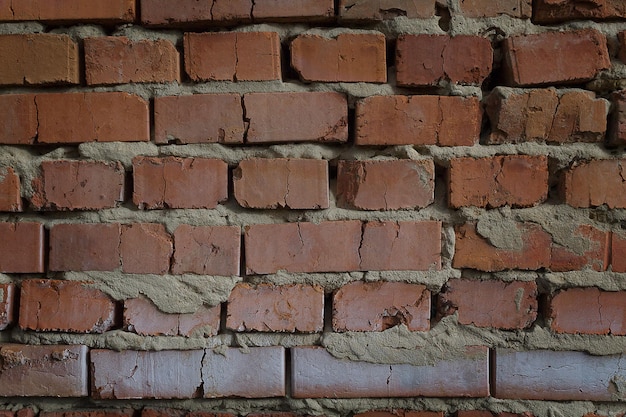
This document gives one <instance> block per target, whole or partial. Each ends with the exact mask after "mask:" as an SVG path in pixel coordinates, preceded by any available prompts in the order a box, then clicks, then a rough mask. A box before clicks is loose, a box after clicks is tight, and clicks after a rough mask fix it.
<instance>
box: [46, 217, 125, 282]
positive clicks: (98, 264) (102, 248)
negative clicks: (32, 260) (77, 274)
mask: <svg viewBox="0 0 626 417" xmlns="http://www.w3.org/2000/svg"><path fill="white" fill-rule="evenodd" d="M120 231H121V226H120V224H118V223H111V224H104V223H91V224H69V223H68V224H56V225H54V226H52V227H51V228H50V255H49V256H50V260H49V268H50V270H51V271H114V270H116V269H118V268H119V267H120V249H119V246H120Z"/></svg>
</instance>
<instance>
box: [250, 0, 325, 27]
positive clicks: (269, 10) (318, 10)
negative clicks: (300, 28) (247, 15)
mask: <svg viewBox="0 0 626 417" xmlns="http://www.w3.org/2000/svg"><path fill="white" fill-rule="evenodd" d="M251 14H252V17H253V18H254V20H260V21H278V22H282V21H286V22H311V21H327V20H330V19H332V18H333V17H334V15H335V5H334V3H333V0H297V1H294V0H255V1H254V3H253V8H252V13H251Z"/></svg>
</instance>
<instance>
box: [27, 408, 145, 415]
mask: <svg viewBox="0 0 626 417" xmlns="http://www.w3.org/2000/svg"><path fill="white" fill-rule="evenodd" d="M16 417H17V416H16ZM32 417H35V416H34V415H33V416H32ZM38 417H133V410H132V409H124V410H72V411H40V412H39V414H38Z"/></svg>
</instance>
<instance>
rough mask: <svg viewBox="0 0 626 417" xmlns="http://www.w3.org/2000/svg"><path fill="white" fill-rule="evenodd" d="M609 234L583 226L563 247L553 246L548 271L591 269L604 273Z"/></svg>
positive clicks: (607, 264) (579, 227)
mask: <svg viewBox="0 0 626 417" xmlns="http://www.w3.org/2000/svg"><path fill="white" fill-rule="evenodd" d="M610 240H611V235H610V233H609V232H606V231H602V230H598V229H596V228H595V227H592V226H589V225H586V224H583V225H580V226H578V228H577V229H576V230H575V231H574V233H573V234H572V235H571V236H569V239H568V241H567V242H565V243H566V244H565V245H557V244H554V245H553V247H552V253H551V258H552V259H551V262H550V270H552V271H557V272H560V271H577V270H581V269H585V268H591V269H593V270H595V271H606V269H607V268H608V266H609V255H610V254H609V245H610Z"/></svg>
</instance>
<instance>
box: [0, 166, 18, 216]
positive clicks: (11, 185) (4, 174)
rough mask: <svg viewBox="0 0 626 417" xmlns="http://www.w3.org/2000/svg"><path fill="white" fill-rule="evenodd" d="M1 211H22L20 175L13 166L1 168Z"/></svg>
mask: <svg viewBox="0 0 626 417" xmlns="http://www.w3.org/2000/svg"><path fill="white" fill-rule="evenodd" d="M0 211H14V212H15V211H22V197H21V186H20V177H19V176H18V175H17V174H16V173H15V171H14V170H13V168H11V167H5V168H0Z"/></svg>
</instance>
